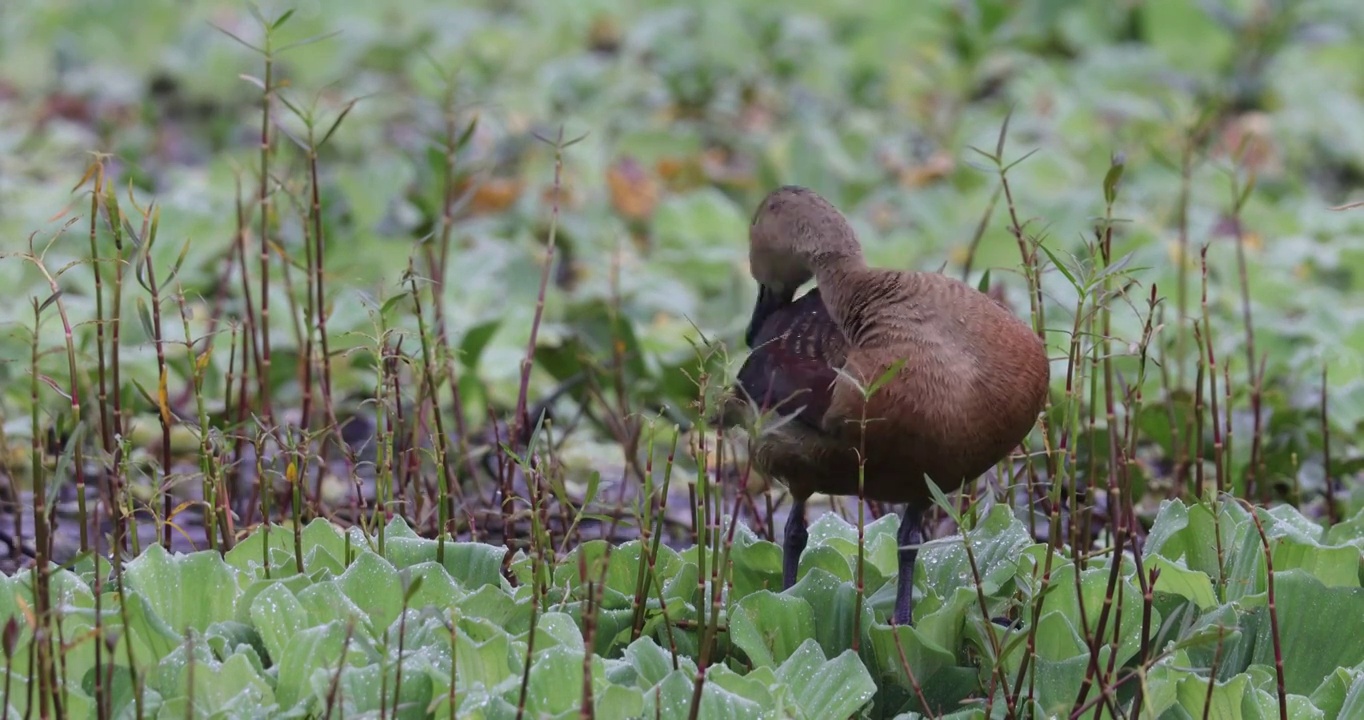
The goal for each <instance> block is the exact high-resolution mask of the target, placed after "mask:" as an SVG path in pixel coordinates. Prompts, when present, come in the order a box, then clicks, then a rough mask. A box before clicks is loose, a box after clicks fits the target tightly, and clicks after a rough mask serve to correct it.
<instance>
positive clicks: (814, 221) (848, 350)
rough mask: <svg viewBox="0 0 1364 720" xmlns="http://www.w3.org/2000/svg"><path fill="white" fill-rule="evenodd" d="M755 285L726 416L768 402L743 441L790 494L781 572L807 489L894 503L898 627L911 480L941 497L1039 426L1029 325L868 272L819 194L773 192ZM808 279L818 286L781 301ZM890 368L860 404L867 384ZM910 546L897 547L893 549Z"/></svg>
mask: <svg viewBox="0 0 1364 720" xmlns="http://www.w3.org/2000/svg"><path fill="white" fill-rule="evenodd" d="M749 239H750V266H751V271H752V273H753V277H754V279H756V280H757V281H758V283H759V286H760V288H759V295H758V302H757V305H756V306H755V308H754V312H753V318H752V322H751V324H750V326H749V332H748V342H749V345H750V346H751V347H752V348H753V351H752V353H751V354H750V355H749V357H748V360H747V361H746V362H745V363H744V366H743V368H742V369H741V370H740V371H739V377H738V382H737V386H738V387H736V399H734V400H732V401H730V402H729V404H728V405H727V407H726V408H725V413H724V416H725V422H726V423H727V424H734V423H735V422H736V418H737V412H738V411H739V410H740V409H741V408H742V407H743V406H744V405H745V404H749V403H751V404H754V405H756V406H757V408H758V409H762V410H775V411H776V413H777V414H779V415H782V416H788V417H787V418H786V419H785V420H784V421H780V422H772V423H765V424H762V425H761V426H760V427H759V428H757V432H758V435H757V437H754V438H753V439H752V444H751V450H750V452H751V454H752V457H753V460H754V465H755V467H756V468H757V469H758V470H759V471H760V472H762V473H763V474H764V475H766V476H768V477H771V478H775V479H777V480H780V481H782V482H784V483H785V484H786V485H787V486H788V487H789V488H790V490H791V494H792V496H793V497H794V499H795V504H794V506H793V507H792V511H791V518H790V519H788V521H787V538H786V548H785V550H786V555H787V557H786V578H785V581H786V583H787V585H790V584H791V583H793V582H794V581H795V569H796V561H797V560H798V558H799V554H800V551H802V550H803V549H804V545H805V518H804V504H805V500H806V499H807V498H809V497H810V495H812V494H814V493H816V492H819V493H825V494H831V495H856V494H857V492H858V456H859V449H860V450H861V451H863V452H865V456H866V466H865V475H864V476H863V483H864V485H863V487H864V493H865V496H866V497H867V498H869V499H872V500H881V501H886V502H900V503H906V511H905V517H904V520H903V522H902V528H901V545H902V551H901V553H902V554H901V580H900V592H899V594H898V596H897V601H896V612H895V621H896V622H909V620H910V615H911V598H910V587H911V585H910V580H911V579H912V577H913V574H912V573H913V560H914V554H915V547H914V546H917V545H918V543H919V542H921V540H922V538H921V537H920V534H919V518H920V514H921V513H922V510H923V508H925V507H926V506H927V505H928V504H929V502H930V494H929V490H928V486H927V483H925V482H924V481H923V476H924V475H927V476H928V477H931V478H933V481H934V482H935V483H936V484H937V485H938V486H939V487H940V488H942V489H943V490H944V491H945V492H950V491H952V490H956V489H957V488H959V487H961V485H962V484H963V483H964V482H966V481H968V480H971V479H974V478H976V477H978V476H980V475H981V474H983V473H984V472H985V471H986V470H988V469H989V468H990V467H991V466H993V465H994V464H995V463H997V462H999V461H1000V460H1002V459H1004V457H1006V456H1007V455H1008V453H1009V452H1010V451H1011V450H1012V449H1013V448H1015V447H1016V446H1017V445H1018V443H1019V442H1020V441H1022V440H1023V438H1024V437H1026V436H1027V434H1028V432H1029V431H1030V430H1031V428H1032V426H1033V424H1034V423H1035V422H1036V420H1037V416H1038V413H1039V412H1041V410H1042V407H1043V404H1044V402H1045V399H1046V392H1047V386H1048V380H1049V367H1048V362H1047V357H1046V354H1045V351H1044V348H1043V345H1042V343H1041V341H1040V340H1039V338H1038V337H1037V335H1036V334H1035V333H1034V332H1033V331H1032V329H1031V328H1030V327H1028V325H1026V324H1024V323H1023V322H1022V321H1021V320H1019V319H1018V318H1017V317H1015V316H1014V315H1013V313H1011V312H1010V311H1009V310H1007V309H1006V308H1005V307H1004V306H1003V305H1001V304H1000V303H999V302H997V301H995V300H994V299H992V298H990V297H988V296H986V295H985V294H983V293H981V292H978V291H977V290H975V289H974V288H972V287H970V286H968V285H966V284H964V283H962V282H959V281H957V280H954V279H951V278H948V277H947V276H945V275H941V274H938V273H921V272H903V271H898V270H889V269H881V268H871V267H868V266H867V264H866V261H865V260H864V259H863V256H862V250H861V246H860V244H859V243H858V241H857V238H856V236H855V234H854V233H853V230H852V228H851V226H850V225H849V224H848V223H847V221H846V219H844V217H843V216H842V214H840V213H839V212H838V210H837V209H835V208H834V207H833V206H832V205H830V204H829V203H828V202H827V201H826V200H824V198H822V197H820V196H819V195H818V194H816V193H814V192H812V191H810V190H807V189H804V188H799V187H790V186H788V187H782V188H778V189H777V190H775V191H773V192H772V193H771V194H769V195H768V196H767V198H766V199H764V200H763V202H762V204H761V205H760V206H759V207H758V211H757V213H756V214H755V215H754V218H753V224H752V227H751V228H750V230H749ZM811 277H814V279H815V280H816V283H817V285H818V287H817V288H816V289H814V290H811V291H810V292H809V293H807V294H805V295H803V296H802V297H801V298H800V299H798V300H793V298H794V293H795V290H796V289H797V288H798V287H799V286H800V285H801V284H803V283H805V282H806V281H807V280H809V279H810V278H811ZM897 363H903V365H902V366H901V368H900V370H899V372H897V373H895V374H894V375H892V376H890V378H889V379H888V380H887V381H886V382H885V383H884V385H882V386H881V387H880V388H879V389H878V390H877V391H876V392H875V393H873V394H872V396H871V398H870V400H869V401H866V400H865V396H864V393H863V391H862V390H861V389H860V388H859V387H858V386H859V384H860V385H861V386H862V387H867V386H869V385H870V384H871V383H873V382H875V381H876V380H877V378H880V377H882V376H883V375H884V374H885V373H886V372H887V370H888V369H890V368H891V367H892V366H894V365H895V364H897ZM903 546H909V547H903Z"/></svg>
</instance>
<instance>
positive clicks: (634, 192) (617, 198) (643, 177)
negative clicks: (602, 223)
mask: <svg viewBox="0 0 1364 720" xmlns="http://www.w3.org/2000/svg"><path fill="white" fill-rule="evenodd" d="M606 185H607V187H608V188H609V189H610V191H611V206H612V207H613V208H615V210H616V212H617V213H619V214H620V215H621V217H624V218H626V219H627V220H645V219H647V218H649V216H651V215H653V213H654V208H656V207H657V206H658V194H659V191H658V181H657V180H655V179H654V178H653V177H652V176H651V175H649V174H648V173H647V172H645V171H644V168H643V167H642V166H640V164H639V163H638V162H637V161H636V160H635V159H634V158H632V157H628V156H627V157H623V158H621V159H619V160H617V161H615V162H614V163H611V166H610V167H608V168H607V169H606Z"/></svg>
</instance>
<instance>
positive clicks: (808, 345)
mask: <svg viewBox="0 0 1364 720" xmlns="http://www.w3.org/2000/svg"><path fill="white" fill-rule="evenodd" d="M847 353H848V342H847V339H846V338H845V337H844V335H843V332H842V331H841V330H840V329H839V328H838V326H837V325H836V324H835V323H834V321H833V318H832V317H830V316H829V310H828V308H826V307H825V305H824V300H823V299H822V298H821V297H820V294H819V289H818V288H815V289H813V290H811V291H810V292H808V293H806V294H805V295H803V296H801V297H800V298H799V299H797V300H796V301H795V302H793V303H791V304H790V305H787V306H786V307H784V308H782V309H780V310H778V311H776V312H774V313H772V315H771V316H770V317H768V319H767V322H765V323H764V324H763V327H762V329H761V330H760V331H759V332H758V334H757V336H756V337H755V338H754V347H753V351H752V353H750V354H749V356H748V360H747V361H745V362H744V365H743V367H742V368H740V369H739V376H738V383H737V385H738V387H737V388H736V389H737V390H739V391H740V393H741V394H743V395H747V397H749V398H751V399H752V401H753V402H754V403H755V404H756V405H757V406H758V408H759V409H760V410H762V411H768V410H774V411H775V412H777V413H778V414H780V415H783V416H789V415H792V413H794V418H793V420H794V421H795V422H799V423H801V424H802V425H806V426H808V427H809V428H811V429H814V430H820V431H822V430H823V428H824V423H823V418H824V414H825V412H826V411H827V410H828V409H829V402H830V400H831V398H832V396H833V385H834V381H835V380H836V379H837V378H838V371H837V368H840V367H842V366H843V363H844V361H845V360H846V358H847Z"/></svg>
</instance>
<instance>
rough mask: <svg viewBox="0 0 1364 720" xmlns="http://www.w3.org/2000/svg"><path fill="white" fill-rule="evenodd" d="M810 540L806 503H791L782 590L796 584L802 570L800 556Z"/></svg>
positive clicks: (784, 546) (783, 547)
mask: <svg viewBox="0 0 1364 720" xmlns="http://www.w3.org/2000/svg"><path fill="white" fill-rule="evenodd" d="M809 540H810V532H809V530H808V529H807V528H806V526H805V501H804V500H796V501H794V502H792V503H791V512H790V513H789V514H788V515H787V516H786V537H785V541H784V542H783V543H782V558H781V568H782V589H783V590H785V589H786V588H789V587H791V586H792V585H795V584H796V570H797V569H798V568H800V554H801V553H803V552H805V543H807V542H808V541H809Z"/></svg>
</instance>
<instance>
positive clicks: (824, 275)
mask: <svg viewBox="0 0 1364 720" xmlns="http://www.w3.org/2000/svg"><path fill="white" fill-rule="evenodd" d="M810 267H811V269H812V270H813V271H814V275H815V283H816V284H817V285H819V294H820V296H821V297H822V298H823V299H824V305H825V306H826V307H827V308H829V314H830V315H832V316H833V318H834V321H835V322H838V323H842V322H843V321H844V320H845V319H846V318H847V317H848V314H849V312H850V311H851V308H850V307H849V304H850V303H851V301H852V298H853V296H854V294H855V290H856V287H857V284H858V282H859V278H858V276H859V275H860V274H862V273H863V272H864V271H866V269H867V261H866V258H864V257H862V253H860V252H849V253H838V252H825V253H821V254H819V255H816V256H815V257H812V258H810Z"/></svg>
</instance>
